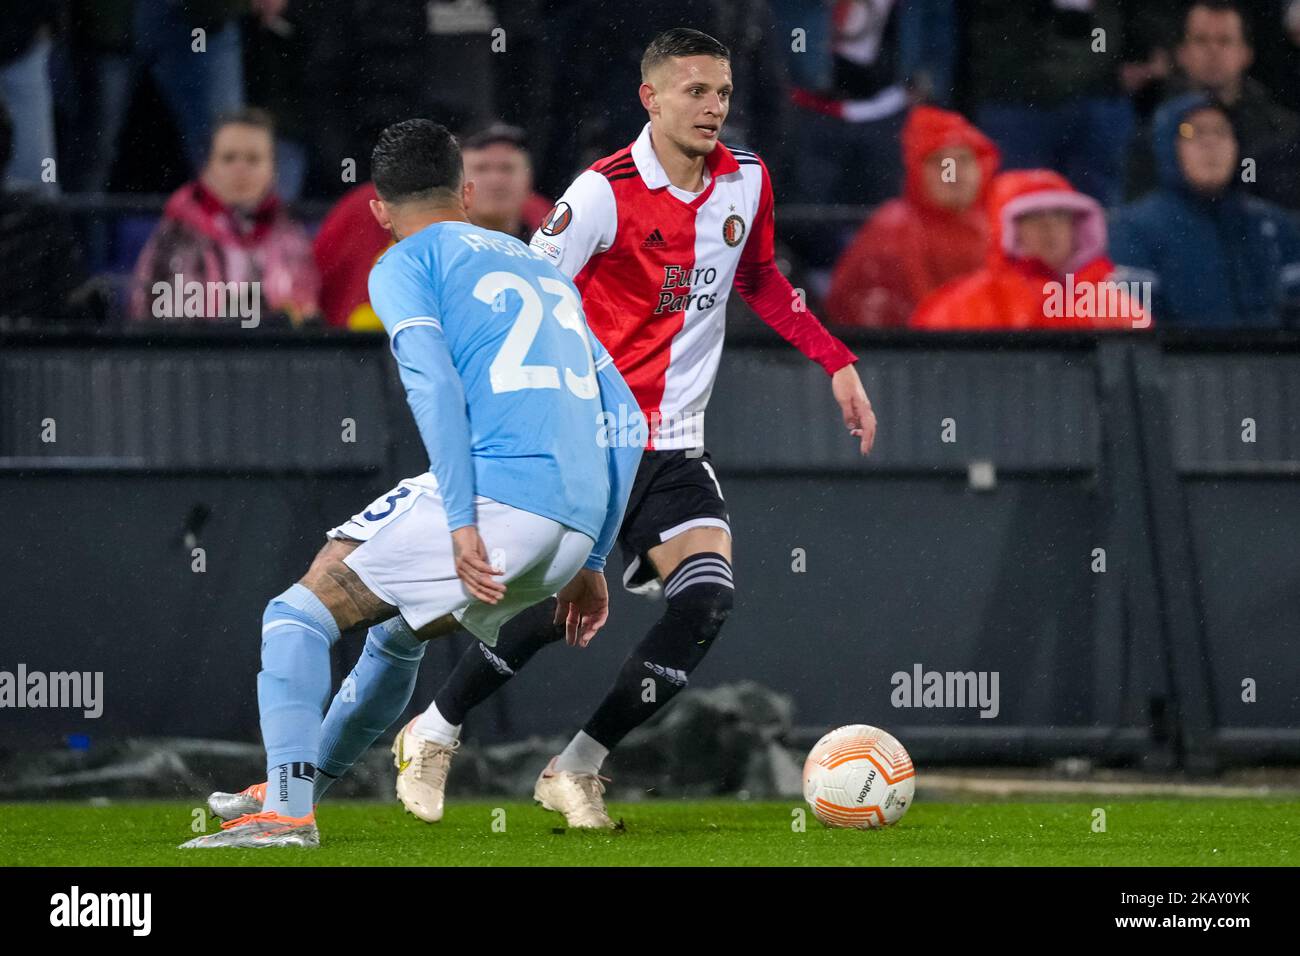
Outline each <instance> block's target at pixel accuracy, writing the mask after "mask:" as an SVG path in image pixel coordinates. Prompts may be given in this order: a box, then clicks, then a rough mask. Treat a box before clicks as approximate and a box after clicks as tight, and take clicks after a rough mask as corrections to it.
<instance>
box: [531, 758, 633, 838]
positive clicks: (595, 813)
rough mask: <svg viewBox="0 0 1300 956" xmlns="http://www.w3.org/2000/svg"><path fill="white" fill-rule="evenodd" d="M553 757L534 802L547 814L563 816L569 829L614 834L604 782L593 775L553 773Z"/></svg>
mask: <svg viewBox="0 0 1300 956" xmlns="http://www.w3.org/2000/svg"><path fill="white" fill-rule="evenodd" d="M557 759H559V758H558V757H552V758H551V762H550V763H548V764H547V765H546V769H545V770H543V771H542V773H541V776H539V777H538V778H537V785H536V786H534V787H533V799H534V800H536V801H537V802H538V803H540V804H541V805H542V806H543V807H545V808H546V809H547V810H554V811H556V812H557V813H563V814H564V822H565V823H567V824H568V825H569V826H571V827H574V828H577V829H584V830H613V829H615V826H614V821H613V820H611V819H610V818H609V813H608V812H607V811H606V810H605V797H604V794H605V783H604V781H605V780H606V779H607V778H605V777H602V776H600V775H599V774H594V773H570V772H568V771H561V770H556V769H555V761H556V760H557Z"/></svg>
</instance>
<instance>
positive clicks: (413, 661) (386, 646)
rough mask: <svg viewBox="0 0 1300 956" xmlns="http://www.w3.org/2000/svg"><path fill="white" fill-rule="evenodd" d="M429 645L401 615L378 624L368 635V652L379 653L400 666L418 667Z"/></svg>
mask: <svg viewBox="0 0 1300 956" xmlns="http://www.w3.org/2000/svg"><path fill="white" fill-rule="evenodd" d="M428 646H429V645H428V643H427V642H425V641H422V640H420V638H419V637H418V636H417V635H416V634H415V633H414V632H413V631H412V630H411V628H410V626H409V625H408V624H407V623H406V621H405V620H403V619H402V617H401V616H400V615H398V616H395V617H392V618H389V619H388V620H387V621H385V622H384V623H383V624H376V625H375V626H374V627H372V628H371V629H370V632H369V633H368V634H367V635H366V651H367V653H373V654H378V655H379V656H381V657H384V658H385V659H387V660H389V661H390V662H392V663H393V664H396V665H398V666H416V667H418V666H419V664H420V660H421V659H422V658H423V657H424V649H425V648H426V647H428Z"/></svg>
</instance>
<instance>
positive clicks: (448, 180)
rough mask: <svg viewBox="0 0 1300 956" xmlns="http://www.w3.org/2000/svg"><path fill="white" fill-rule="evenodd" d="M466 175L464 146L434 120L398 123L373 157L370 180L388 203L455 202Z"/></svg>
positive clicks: (382, 138)
mask: <svg viewBox="0 0 1300 956" xmlns="http://www.w3.org/2000/svg"><path fill="white" fill-rule="evenodd" d="M463 175H464V166H463V164H462V161H461V158H460V144H459V143H458V142H456V137H455V136H452V135H451V133H450V132H449V131H448V130H447V128H446V127H445V126H439V125H438V124H437V123H435V122H433V120H427V119H409V120H402V122H400V123H394V124H393V125H392V126H389V127H388V128H387V129H385V130H384V131H383V132H382V133H380V134H379V141H378V142H377V143H375V149H374V152H372V153H371V154H370V178H371V179H372V180H373V181H374V184H375V192H377V193H379V198H380V199H382V200H383V201H384V202H390V203H398V202H412V201H415V202H430V201H431V202H453V201H455V200H456V199H458V198H459V197H460V187H461V179H462V176H463Z"/></svg>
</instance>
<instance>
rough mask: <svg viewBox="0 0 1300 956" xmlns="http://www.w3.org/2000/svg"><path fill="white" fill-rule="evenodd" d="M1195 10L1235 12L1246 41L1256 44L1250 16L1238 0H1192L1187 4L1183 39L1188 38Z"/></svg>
mask: <svg viewBox="0 0 1300 956" xmlns="http://www.w3.org/2000/svg"><path fill="white" fill-rule="evenodd" d="M1193 10H1209V11H1210V12H1211V13H1235V14H1236V15H1237V22H1238V23H1240V24H1241V36H1242V38H1243V39H1244V40H1245V41H1246V45H1247V46H1251V47H1253V46H1254V45H1255V31H1254V30H1253V29H1252V28H1251V23H1250V18H1249V17H1248V16H1246V13H1245V11H1244V10H1242V8H1241V4H1240V3H1237V2H1236V0H1192V2H1191V3H1189V4H1188V5H1187V13H1186V14H1185V15H1184V16H1183V34H1182V39H1183V40H1186V39H1187V24H1189V23H1190V22H1191V20H1192V11H1193Z"/></svg>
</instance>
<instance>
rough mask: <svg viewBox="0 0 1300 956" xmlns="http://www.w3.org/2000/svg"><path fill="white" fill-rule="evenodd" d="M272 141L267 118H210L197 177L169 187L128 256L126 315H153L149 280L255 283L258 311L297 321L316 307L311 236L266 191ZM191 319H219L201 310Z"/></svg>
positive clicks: (252, 113) (255, 113)
mask: <svg viewBox="0 0 1300 956" xmlns="http://www.w3.org/2000/svg"><path fill="white" fill-rule="evenodd" d="M274 144H275V139H274V128H273V126H272V123H271V120H270V118H269V117H268V116H267V115H266V114H265V113H263V112H262V111H260V110H253V109H249V110H243V111H240V112H238V113H234V114H231V115H230V116H228V117H227V118H225V119H223V120H221V121H219V122H218V124H217V126H216V128H215V130H214V131H213V134H212V143H211V146H210V147H209V151H208V159H207V163H206V164H205V165H204V167H203V172H202V173H201V174H200V176H199V178H198V179H196V180H194V181H193V182H190V183H186V184H185V185H184V186H182V187H181V188H180V189H178V190H176V192H174V193H172V195H171V198H170V199H168V200H167V205H166V207H165V208H164V209H163V218H162V220H161V221H160V222H159V223H158V227H157V228H156V229H155V230H154V232H153V235H152V236H150V237H149V242H148V243H147V244H146V245H145V247H144V249H143V250H142V251H141V253H140V258H139V259H138V260H137V262H136V266H135V276H134V283H133V288H132V290H131V299H130V303H129V311H130V316H131V318H133V319H140V320H152V319H156V318H180V316H173V315H169V314H162V315H160V314H159V312H158V310H157V309H156V306H157V305H158V303H159V301H160V295H161V294H159V293H155V291H154V290H155V285H156V284H157V283H160V282H162V283H166V284H168V285H169V286H170V285H172V284H174V283H175V281H176V279H175V277H176V276H178V275H179V276H180V277H181V280H180V281H181V283H182V284H186V285H188V284H189V283H193V282H198V283H204V284H208V283H232V282H234V283H241V284H242V283H252V282H258V283H260V286H259V287H258V288H259V289H260V293H261V306H260V308H261V310H262V311H265V312H269V313H272V314H283V315H287V316H288V317H289V318H290V319H291V320H293V321H295V322H297V321H301V320H303V319H307V318H312V317H315V316H316V315H317V314H318V313H319V311H320V309H319V304H318V296H319V292H320V280H319V278H318V276H317V273H316V264H315V262H314V261H313V260H312V255H311V242H310V240H309V239H308V238H307V233H306V231H305V230H304V229H303V227H302V226H301V225H299V224H298V223H297V222H295V221H294V220H293V219H291V218H290V216H289V214H288V212H287V211H286V210H285V208H284V205H283V204H282V203H281V202H280V199H279V198H278V197H277V196H276V195H275V193H274V192H273V189H272V186H273V183H274V180H275V145H274ZM186 318H189V319H191V320H193V319H219V318H222V316H220V315H218V314H215V312H209V311H208V310H206V309H205V310H204V314H203V315H200V316H186Z"/></svg>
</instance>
